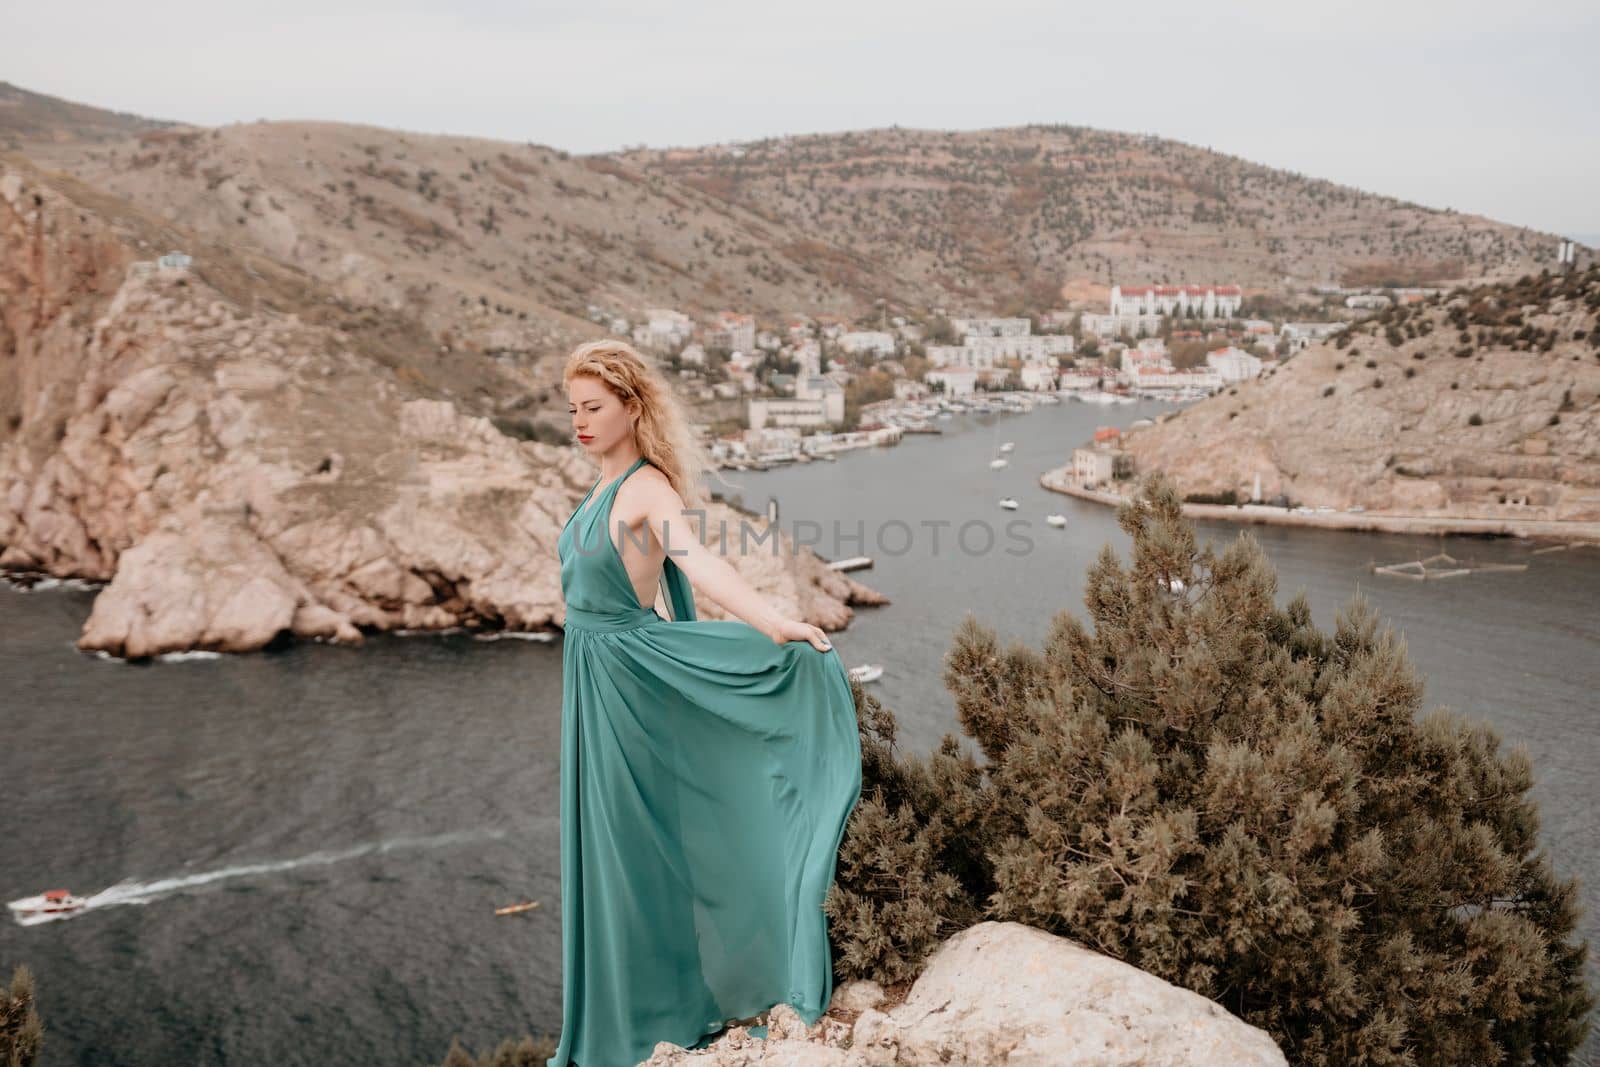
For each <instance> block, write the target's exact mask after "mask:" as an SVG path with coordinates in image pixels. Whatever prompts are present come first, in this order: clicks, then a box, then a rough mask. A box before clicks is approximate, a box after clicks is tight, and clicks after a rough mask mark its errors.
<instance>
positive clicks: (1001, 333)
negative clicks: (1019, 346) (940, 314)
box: [950, 319, 1033, 339]
mask: <svg viewBox="0 0 1600 1067" xmlns="http://www.w3.org/2000/svg"><path fill="white" fill-rule="evenodd" d="M950 325H951V326H953V327H955V331H956V333H957V334H959V335H960V336H961V337H962V338H963V339H966V338H971V337H1027V336H1028V334H1029V332H1030V331H1031V330H1032V328H1033V327H1032V325H1031V324H1030V323H1029V322H1028V320H1027V319H951V320H950Z"/></svg>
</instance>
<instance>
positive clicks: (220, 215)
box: [25, 108, 1556, 386]
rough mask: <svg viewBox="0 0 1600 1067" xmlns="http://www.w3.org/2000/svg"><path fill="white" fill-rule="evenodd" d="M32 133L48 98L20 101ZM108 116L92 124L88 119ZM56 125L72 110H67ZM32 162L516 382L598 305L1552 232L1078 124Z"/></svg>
mask: <svg viewBox="0 0 1600 1067" xmlns="http://www.w3.org/2000/svg"><path fill="white" fill-rule="evenodd" d="M32 114H33V118H32V119H31V120H30V121H31V124H32V126H33V127H34V128H35V130H36V132H37V130H38V129H39V128H42V127H44V126H47V125H48V123H49V121H50V116H51V115H52V114H55V112H53V111H51V110H50V109H40V108H35V109H34V111H33V112H32ZM102 114H110V113H102ZM61 121H63V122H64V123H65V122H66V120H65V119H62V120H61ZM25 154H26V155H27V156H28V157H29V158H30V159H33V160H35V161H36V162H38V163H39V164H41V165H42V166H44V167H46V168H48V169H52V170H58V171H63V172H66V173H69V174H71V175H73V176H75V177H77V178H79V179H80V180H82V181H84V182H87V183H89V184H92V185H94V186H96V187H98V188H102V189H104V190H106V191H108V192H111V193H114V194H115V195H117V196H119V197H123V198H125V199H127V200H129V201H131V202H133V203H136V204H138V205H140V206H141V207H143V208H145V209H147V210H150V211H152V212H154V213H156V214H158V215H160V216H161V217H163V218H166V219H168V220H170V221H172V222H176V223H179V224H181V225H183V226H185V227H188V228H190V229H191V230H193V231H195V232H196V233H198V234H200V235H203V236H205V237H206V238H208V239H210V240H213V241H217V242H221V243H226V244H229V245H232V246H236V247H240V248H248V249H251V250H253V251H256V252H259V253H262V254H265V255H270V256H272V257H274V258H276V259H278V260H281V261H282V262H284V263H286V264H289V265H291V266H293V267H296V268H298V269H300V270H303V271H305V272H306V273H307V274H308V275H311V276H313V277H315V278H317V279H319V280H320V281H321V282H323V283H324V284H325V285H326V286H327V287H328V288H329V289H330V291H331V292H332V293H334V294H336V295H337V296H339V297H341V298H343V299H345V300H348V301H350V302H352V303H355V304H361V305H366V306H370V307H372V308H374V309H376V310H377V311H378V312H379V313H388V312H391V311H395V310H400V309H408V310H411V311H413V312H415V314H416V316H417V318H418V320H419V322H420V323H421V324H422V326H423V328H424V329H425V330H426V331H427V333H428V334H429V335H430V336H431V337H432V338H433V339H434V340H435V341H436V343H437V344H439V345H440V346H446V347H449V348H450V349H452V350H460V349H466V350H469V351H473V352H477V353H482V354H487V355H490V356H492V357H494V358H496V359H498V360H501V361H504V362H509V363H514V364H516V365H518V366H521V367H524V368H527V369H531V370H532V371H533V372H534V374H535V375H536V376H537V377H538V378H539V380H540V382H541V384H542V385H544V386H549V385H551V384H552V382H553V377H552V367H551V366H550V364H551V363H552V362H553V361H550V360H548V359H547V357H549V356H551V355H553V354H559V353H560V352H562V351H564V350H565V349H567V348H569V347H570V346H571V345H572V344H573V343H575V342H576V341H579V340H582V339H584V338H586V337H589V336H593V335H594V334H595V333H596V332H597V331H596V328H595V327H594V326H593V325H592V323H591V322H590V321H589V318H588V309H589V307H590V306H591V305H598V306H600V307H603V308H605V309H607V310H609V311H613V312H623V313H637V312H639V311H642V310H643V309H645V308H648V307H655V306H669V307H676V308H679V309H681V310H684V311H687V312H690V313H692V314H700V315H704V314H706V313H709V312H713V311H716V310H720V309H723V308H731V309H734V310H740V311H746V312H754V313H756V314H757V315H759V316H760V317H762V318H763V319H764V320H765V321H768V322H775V321H777V320H779V319H781V318H782V317H784V316H787V315H790V314H795V313H805V314H837V315H844V316H856V315H862V314H865V313H868V312H871V311H873V310H874V309H875V307H876V305H875V302H876V301H877V300H879V299H880V298H881V299H884V300H886V301H888V303H889V305H890V306H892V307H896V308H901V309H906V310H910V311H912V312H914V313H915V312H921V311H923V310H925V309H927V308H929V307H932V306H948V307H950V308H952V309H956V310H963V311H971V312H981V311H985V310H989V311H997V312H1003V311H1022V310H1033V311H1039V310H1044V309H1046V308H1048V307H1052V306H1059V305H1060V303H1061V302H1062V301H1063V299H1068V300H1077V301H1081V302H1083V303H1084V304H1085V305H1086V306H1094V307H1099V306H1102V305H1103V301H1104V299H1105V295H1106V292H1107V291H1108V289H1109V286H1110V285H1111V284H1112V283H1120V284H1140V283H1147V282H1158V283H1160V282H1209V281H1218V282H1238V283H1240V284H1242V285H1245V286H1246V287H1247V288H1248V289H1249V290H1251V291H1259V292H1264V293H1271V294H1274V295H1279V294H1282V293H1283V292H1285V291H1286V286H1288V287H1293V286H1300V287H1305V286H1309V285H1311V284H1313V283H1326V282H1344V283H1350V284H1364V283H1376V282H1395V283H1411V284H1430V283H1443V282H1450V281H1461V280H1466V281H1478V280H1483V279H1494V278H1512V277H1516V276H1519V275H1521V274H1523V273H1526V272H1528V271H1532V270H1538V269H1539V268H1540V266H1541V265H1543V264H1545V263H1548V262H1551V261H1552V260H1553V257H1554V254H1555V247H1556V242H1555V240H1554V238H1551V237H1548V236H1547V235H1541V234H1536V233H1533V232H1532V231H1529V230H1525V229H1521V228H1518V227H1513V226H1508V225H1504V224H1501V223H1496V222H1492V221H1489V220H1486V219H1482V218H1479V217H1476V216H1469V215H1461V214H1457V213H1454V212H1449V211H1438V210H1433V209H1430V208H1424V207H1421V206H1418V205H1414V204H1407V203H1403V202H1401V201H1398V200H1394V199H1392V198H1388V197H1383V196H1378V195H1374V194H1370V193H1365V192H1361V191H1359V190H1355V189H1350V188H1347V187H1343V186H1338V185H1334V184H1332V183H1329V182H1325V181H1318V180H1315V179H1311V178H1306V177H1302V176H1300V175H1296V174H1290V173H1287V172H1283V171H1278V170H1273V169H1271V168H1268V167H1264V166H1261V165H1259V164H1254V163H1250V162H1247V161H1245V160H1241V159H1238V158H1236V157H1232V156H1226V155H1222V154H1219V153H1215V152H1210V151H1206V150H1203V149H1199V148H1194V147H1192V146H1188V145H1184V144H1180V143H1178V142H1175V141H1169V140H1162V139H1159V138H1154V137H1148V136H1134V135H1128V134H1119V133H1112V132H1106V131H1098V130H1092V129H1087V128H1083V127H1071V126H1031V127H1019V128H1012V129H995V130H983V131H975V132H964V133H950V132H937V131H915V130H901V129H889V130H869V131H862V132H857V133H843V134H837V135H816V136H803V137H787V138H779V139H770V140H764V141H759V142H753V143H749V144H744V145H732V146H706V147H699V148H683V149H646V150H639V151H633V152H626V153H612V154H597V155H592V156H572V155H569V154H568V153H566V152H563V151H560V150H558V149H555V148H550V147H544V146H539V145H534V144H526V143H512V142H505V141H495V140H487V139H482V138H469V137H452V136H446V135H433V134H418V133H411V132H405V131H398V130H387V129H381V128H377V127H371V126H359V125H351V124H342V123H331V122H298V121H289V122H253V123H238V124H233V125H228V126H221V127H216V128H196V127H172V128H161V129H150V130H142V131H132V132H130V133H129V134H128V135H127V136H125V137H123V138H122V139H120V140H116V141H110V142H104V143H98V142H97V143H87V142H85V141H84V140H82V138H79V137H73V136H67V135H65V134H63V135H62V136H61V137H60V138H58V139H57V140H56V141H54V142H53V141H51V140H49V139H35V140H31V141H29V142H28V144H27V145H26V146H25Z"/></svg>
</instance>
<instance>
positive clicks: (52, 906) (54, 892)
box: [6, 889, 88, 917]
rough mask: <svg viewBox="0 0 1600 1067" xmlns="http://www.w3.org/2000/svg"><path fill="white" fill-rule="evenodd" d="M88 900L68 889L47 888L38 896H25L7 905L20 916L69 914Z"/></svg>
mask: <svg viewBox="0 0 1600 1067" xmlns="http://www.w3.org/2000/svg"><path fill="white" fill-rule="evenodd" d="M87 903H88V901H87V900H85V899H83V898H82V897H75V896H73V895H72V892H71V891H70V890H67V889H47V890H45V891H44V892H43V893H41V894H39V895H38V896H36V897H23V898H22V899H21V900H13V901H11V902H10V903H8V904H7V905H6V907H8V908H10V909H11V910H12V911H14V912H16V913H17V915H18V916H19V917H22V916H30V915H67V914H70V913H71V912H74V911H77V910H78V909H80V908H82V907H83V906H84V905H85V904H87Z"/></svg>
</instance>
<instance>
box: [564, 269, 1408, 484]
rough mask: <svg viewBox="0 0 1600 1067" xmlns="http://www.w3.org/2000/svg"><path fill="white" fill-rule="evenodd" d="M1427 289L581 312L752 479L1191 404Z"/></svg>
mask: <svg viewBox="0 0 1600 1067" xmlns="http://www.w3.org/2000/svg"><path fill="white" fill-rule="evenodd" d="M1436 291H1437V290H1432V289H1421V288H1387V289H1385V288H1344V287H1339V286H1318V287H1314V288H1312V289H1309V290H1308V291H1307V292H1306V293H1305V294H1304V295H1303V297H1302V299H1301V300H1300V301H1299V302H1297V303H1295V304H1294V305H1293V306H1292V307H1290V306H1288V305H1286V304H1282V302H1279V301H1275V302H1274V304H1275V307H1274V310H1277V311H1280V312H1281V313H1279V314H1267V313H1265V312H1261V313H1252V311H1251V309H1250V307H1249V301H1247V299H1246V297H1245V294H1244V292H1243V290H1242V289H1241V287H1240V286H1238V285H1141V286H1126V287H1124V286H1113V287H1112V288H1111V290H1110V297H1109V301H1108V304H1107V305H1106V310H1105V311H1104V312H1103V313H1101V312H1095V311H1091V310H1082V309H1076V310H1075V309H1052V310H1046V311H1043V312H1040V313H1036V314H1027V315H1022V314H1018V315H1012V316H1005V317H958V316H947V315H946V313H945V309H943V308H934V309H932V312H931V314H930V315H928V316H927V317H925V318H922V319H920V320H919V319H917V318H914V317H912V316H910V315H908V314H894V315H891V314H889V313H888V311H887V310H886V309H883V308H881V307H880V314H879V315H878V316H877V317H876V319H875V320H873V321H864V322H863V321H856V322H851V321H847V320H843V319H838V318H830V317H827V316H803V315H795V316H791V317H789V318H788V320H787V321H785V322H782V323H776V324H767V323H759V322H757V320H756V318H755V317H754V316H752V315H748V314H741V313H739V312H736V311H722V312H719V313H718V314H716V315H715V316H714V317H712V318H710V319H709V320H707V321H697V320H696V319H694V318H693V317H691V316H690V315H688V314H686V313H684V312H682V311H678V310H674V309H671V308H653V309H649V310H647V311H645V312H644V313H643V314H642V315H637V316H634V317H631V318H630V317H629V316H628V315H626V314H612V313H610V312H608V311H607V309H604V308H601V307H598V306H591V307H590V308H589V314H590V318H591V319H592V320H594V321H595V322H597V323H600V324H602V325H604V326H605V327H606V328H607V329H609V330H610V331H611V332H612V333H614V334H617V335H619V336H623V337H626V338H628V339H629V340H631V341H632V342H633V343H634V344H636V345H638V346H639V347H640V348H641V349H643V350H645V351H648V352H651V353H652V354H654V355H656V356H657V357H658V358H660V359H661V360H662V361H663V363H664V365H665V366H666V367H667V368H668V369H669V371H670V373H671V374H672V375H674V376H675V377H676V378H677V379H678V383H679V386H680V388H681V389H682V390H683V391H684V393H685V395H687V396H688V397H690V398H691V399H694V400H697V401H699V402H701V404H702V405H703V409H704V410H709V411H713V412H716V413H717V415H716V417H715V418H712V419H709V420H707V421H703V422H702V423H701V424H700V430H701V432H702V433H703V434H704V436H705V439H706V443H707V445H708V446H709V448H710V450H711V453H712V455H713V457H714V458H715V459H716V460H717V461H718V462H719V463H721V464H723V465H725V466H728V467H733V468H756V469H761V468H765V467H767V466H771V465H773V464H779V463H786V462H809V461H811V460H814V459H826V458H829V457H830V456H831V454H832V453H835V452H839V451H843V450H848V449H852V448H862V447H873V446H878V445H886V444H894V443H897V442H899V441H900V440H901V438H902V437H903V435H906V434H917V433H938V432H940V430H939V420H941V419H948V418H951V417H953V416H955V415H959V414H964V413H969V412H986V411H1027V410H1031V409H1032V408H1033V407H1034V406H1035V405H1036V404H1039V403H1059V402H1061V400H1062V399H1072V400H1077V401H1080V402H1084V403H1096V404H1107V405H1110V404H1119V403H1132V402H1134V401H1135V400H1138V399H1157V400H1167V401H1175V402H1183V401H1192V400H1198V399H1202V398H1204V397H1207V396H1211V395H1213V394H1215V393H1217V392H1218V391H1220V390H1222V389H1225V388H1227V387H1229V386H1231V385H1234V384H1236V383H1239V382H1243V381H1247V380H1249V379H1252V378H1256V377H1258V376H1260V375H1261V374H1263V373H1264V372H1268V371H1270V370H1271V369H1272V368H1273V367H1275V366H1278V365H1281V364H1282V363H1284V362H1285V361H1287V360H1290V359H1292V358H1293V357H1294V356H1295V354H1296V353H1298V352H1300V351H1301V350H1302V349H1304V348H1305V347H1306V346H1307V345H1309V344H1312V343H1315V342H1319V341H1324V340H1327V339H1329V338H1331V337H1333V336H1335V335H1336V334H1338V333H1339V332H1340V331H1342V330H1344V329H1346V328H1347V327H1348V326H1349V325H1350V323H1352V322H1355V321H1360V320H1361V319H1363V318H1366V317H1368V316H1370V315H1372V314H1373V313H1375V312H1376V311H1378V310H1381V309H1382V308H1385V307H1389V306H1393V305H1396V304H1404V303H1411V302H1415V301H1418V300H1421V299H1424V298H1425V297H1427V296H1428V295H1431V294H1433V293H1434V292H1436ZM1277 305H1282V306H1281V307H1280V306H1277ZM1102 444H1103V443H1102ZM1104 451H1105V449H1104V448H1103V447H1102V448H1098V449H1096V450H1094V451H1093V452H1092V456H1093V457H1098V456H1099V455H1100V454H1101V453H1102V452H1104ZM1091 462H1092V463H1093V464H1095V465H1094V470H1095V471H1096V472H1098V471H1099V465H1098V459H1093V458H1092V459H1091ZM1110 473H1111V472H1110V468H1109V467H1107V469H1106V471H1105V477H1107V478H1109V476H1110ZM1091 480H1093V481H1099V480H1103V479H1101V478H1099V477H1096V478H1093V479H1091Z"/></svg>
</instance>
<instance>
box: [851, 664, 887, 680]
mask: <svg viewBox="0 0 1600 1067" xmlns="http://www.w3.org/2000/svg"><path fill="white" fill-rule="evenodd" d="M850 677H852V678H854V679H855V680H856V681H858V682H861V683H862V684H866V683H867V682H876V681H877V680H878V679H879V678H882V677H883V664H881V663H863V664H861V666H859V667H851V668H850Z"/></svg>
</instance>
